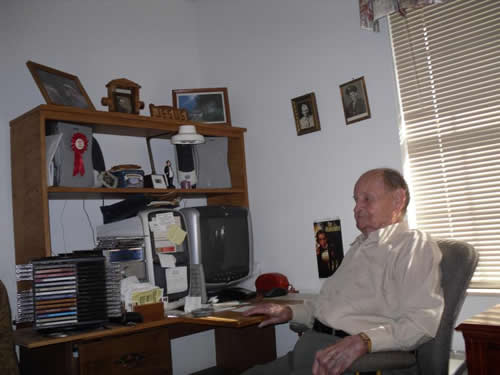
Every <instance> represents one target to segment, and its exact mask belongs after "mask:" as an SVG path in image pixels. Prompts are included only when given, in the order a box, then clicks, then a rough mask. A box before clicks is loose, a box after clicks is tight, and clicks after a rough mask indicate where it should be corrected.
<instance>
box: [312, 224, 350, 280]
mask: <svg viewBox="0 0 500 375" xmlns="http://www.w3.org/2000/svg"><path fill="white" fill-rule="evenodd" d="M314 237H315V244H316V246H315V247H316V259H317V262H318V276H319V278H320V279H323V278H326V277H329V276H331V275H333V273H334V272H335V271H336V270H337V269H338V268H339V266H340V263H341V262H342V259H344V248H343V245H342V231H341V228H340V219H339V218H333V219H324V220H318V221H316V222H314Z"/></svg>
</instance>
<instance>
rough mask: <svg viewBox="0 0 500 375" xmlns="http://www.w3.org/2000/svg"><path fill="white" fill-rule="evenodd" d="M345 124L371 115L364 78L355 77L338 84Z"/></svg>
mask: <svg viewBox="0 0 500 375" xmlns="http://www.w3.org/2000/svg"><path fill="white" fill-rule="evenodd" d="M340 96H341V98H342V106H343V107H344V116H345V123H346V125H349V124H352V123H353V122H357V121H361V120H366V119H367V118H370V117H371V114H370V106H369V104H368V94H367V93H366V86H365V78H364V77H361V78H357V79H353V80H352V81H349V82H347V83H344V84H343V85H340Z"/></svg>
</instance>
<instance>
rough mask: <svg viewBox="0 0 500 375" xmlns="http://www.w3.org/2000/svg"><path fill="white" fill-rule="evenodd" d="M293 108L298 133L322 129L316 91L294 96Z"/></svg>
mask: <svg viewBox="0 0 500 375" xmlns="http://www.w3.org/2000/svg"><path fill="white" fill-rule="evenodd" d="M292 109H293V117H294V119H295V128H296V129H297V135H304V134H308V133H312V132H316V131H318V130H321V125H320V123H319V115H318V106H317V105H316V96H315V95H314V92H311V93H309V94H305V95H302V96H298V97H296V98H293V99H292Z"/></svg>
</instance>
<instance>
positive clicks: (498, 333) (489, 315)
mask: <svg viewBox="0 0 500 375" xmlns="http://www.w3.org/2000/svg"><path fill="white" fill-rule="evenodd" d="M456 330H457V331H461V332H462V334H463V336H464V340H465V352H466V356H467V369H468V373H469V375H491V374H498V372H499V371H500V370H499V368H500V305H496V306H494V307H493V308H491V309H489V310H487V311H485V312H483V313H481V314H478V315H475V316H473V317H472V318H470V319H467V320H465V321H464V322H463V323H462V324H460V325H459V326H458V327H457V328H456Z"/></svg>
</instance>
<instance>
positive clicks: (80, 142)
mask: <svg viewBox="0 0 500 375" xmlns="http://www.w3.org/2000/svg"><path fill="white" fill-rule="evenodd" d="M88 145H89V140H88V139H87V137H86V136H85V134H82V133H75V134H73V137H72V138H71V149H72V150H73V152H74V153H75V161H74V165H73V176H76V175H77V174H78V173H79V174H80V175H81V176H83V175H84V174H85V166H84V164H83V157H82V156H83V153H84V152H85V151H87V148H88Z"/></svg>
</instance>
